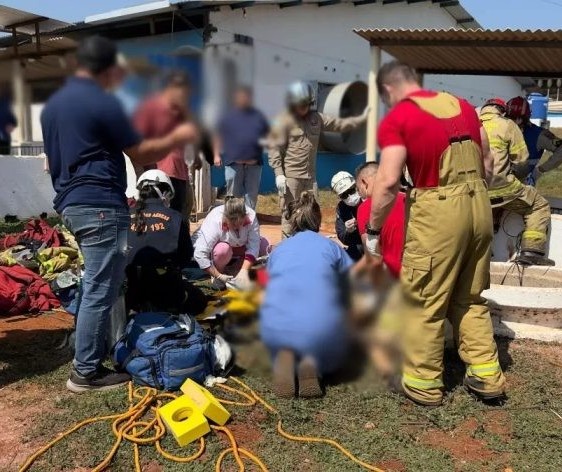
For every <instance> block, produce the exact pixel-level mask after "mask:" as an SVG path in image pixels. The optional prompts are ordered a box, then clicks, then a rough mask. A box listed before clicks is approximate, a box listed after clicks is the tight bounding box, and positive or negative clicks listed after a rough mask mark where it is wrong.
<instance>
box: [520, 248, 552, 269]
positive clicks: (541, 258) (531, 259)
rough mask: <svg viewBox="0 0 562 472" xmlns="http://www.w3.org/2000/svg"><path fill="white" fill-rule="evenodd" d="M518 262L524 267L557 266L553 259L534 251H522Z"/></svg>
mask: <svg viewBox="0 0 562 472" xmlns="http://www.w3.org/2000/svg"><path fill="white" fill-rule="evenodd" d="M516 261H517V262H519V263H520V264H524V265H537V266H553V265H554V264H555V262H554V261H553V260H552V259H549V258H548V257H546V256H545V255H544V254H541V253H538V252H534V251H521V254H519V256H518V257H517V259H516Z"/></svg>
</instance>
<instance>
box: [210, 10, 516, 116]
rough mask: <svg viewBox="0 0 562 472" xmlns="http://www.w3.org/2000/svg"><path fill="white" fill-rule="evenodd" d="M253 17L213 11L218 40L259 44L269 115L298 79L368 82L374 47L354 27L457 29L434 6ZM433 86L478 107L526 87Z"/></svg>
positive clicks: (433, 82) (259, 80)
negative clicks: (235, 37) (243, 39)
mask: <svg viewBox="0 0 562 472" xmlns="http://www.w3.org/2000/svg"><path fill="white" fill-rule="evenodd" d="M245 12H246V13H245V16H244V11H243V9H237V10H231V9H230V8H228V7H222V8H221V9H220V11H217V12H212V13H211V14H210V21H211V23H212V24H213V25H214V26H216V27H217V28H218V30H219V31H218V32H217V33H215V34H214V35H213V38H212V42H214V43H217V44H223V45H224V44H225V43H229V42H231V41H232V37H233V34H234V33H238V34H243V35H247V36H250V37H252V38H253V39H254V50H255V53H254V54H255V57H254V70H255V79H256V80H255V84H254V85H255V89H256V102H257V104H258V105H259V106H260V107H262V108H263V110H264V111H265V112H266V114H267V115H269V116H273V115H275V114H276V113H277V112H278V111H279V110H280V108H281V107H282V106H283V96H284V91H285V87H286V86H287V84H288V83H289V82H290V81H292V80H295V79H305V80H317V81H320V82H327V83H339V82H347V81H350V80H356V79H361V80H366V79H367V73H368V70H369V66H370V63H369V61H370V60H369V47H368V43H367V42H366V41H365V40H364V39H362V38H360V37H359V36H357V35H356V34H355V33H353V29H354V28H450V27H457V25H456V22H455V20H454V19H453V18H452V17H451V16H450V15H449V14H448V13H447V12H446V11H445V10H444V9H443V8H441V7H439V6H438V5H436V4H432V3H429V2H422V3H414V4H410V5H408V4H402V3H400V4H388V5H382V4H381V3H376V4H369V5H363V6H357V7H355V6H353V4H351V3H340V4H336V5H331V6H324V7H318V6H316V5H306V4H305V5H301V6H295V7H289V8H283V9H281V8H279V7H278V6H276V5H259V6H253V7H249V8H246V9H245ZM224 47H225V46H221V48H224ZM384 59H388V56H386V57H385V58H383V60H384ZM425 81H426V82H425V83H426V86H427V87H430V88H435V89H438V90H448V91H451V92H453V93H455V94H458V95H460V96H463V97H465V98H467V99H469V100H472V101H473V103H474V104H475V105H478V104H480V103H481V102H483V101H485V100H486V99H488V98H490V97H492V96H496V95H499V96H501V97H505V98H509V97H512V96H516V95H519V94H520V92H521V87H520V86H519V84H518V83H517V82H516V81H515V80H514V79H511V78H507V77H500V78H494V77H460V76H456V77H454V76H431V75H428V76H426V77H425Z"/></svg>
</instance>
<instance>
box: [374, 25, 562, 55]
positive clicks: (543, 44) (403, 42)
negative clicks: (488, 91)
mask: <svg viewBox="0 0 562 472" xmlns="http://www.w3.org/2000/svg"><path fill="white" fill-rule="evenodd" d="M463 31H465V30H463ZM371 44H373V45H375V46H381V47H392V46H399V47H402V46H408V47H419V48H428V47H439V48H443V49H448V48H449V49H452V48H476V47H477V48H479V49H482V48H484V49H486V48H519V47H521V46H525V45H529V42H525V41H475V40H468V39H467V40H447V42H443V41H442V40H438V39H435V40H429V41H423V40H417V39H377V40H376V41H373V42H372V43H371ZM532 45H533V47H532V48H530V47H527V48H526V49H527V50H531V49H537V50H540V49H550V48H552V49H560V43H558V42H557V41H533V42H532ZM390 54H392V53H391V52H390Z"/></svg>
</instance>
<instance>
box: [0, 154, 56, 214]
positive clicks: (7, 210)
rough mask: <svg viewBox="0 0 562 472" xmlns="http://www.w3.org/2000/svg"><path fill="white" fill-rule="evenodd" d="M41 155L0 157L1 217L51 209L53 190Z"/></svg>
mask: <svg viewBox="0 0 562 472" xmlns="http://www.w3.org/2000/svg"><path fill="white" fill-rule="evenodd" d="M44 163H45V159H43V158H40V157H11V156H6V157H0V189H2V190H1V198H0V217H4V215H6V214H11V215H17V216H19V217H20V218H27V217H29V216H37V215H39V214H41V213H43V212H44V211H46V212H47V213H53V211H54V210H53V198H54V197H55V192H54V190H53V185H52V183H51V176H50V175H49V174H47V173H45V171H44Z"/></svg>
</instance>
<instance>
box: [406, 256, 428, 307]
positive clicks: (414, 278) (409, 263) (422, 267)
mask: <svg viewBox="0 0 562 472" xmlns="http://www.w3.org/2000/svg"><path fill="white" fill-rule="evenodd" d="M431 260H432V258H431V256H430V255H428V254H416V253H412V252H410V253H405V254H404V256H403V258H402V273H401V276H400V279H401V282H402V285H403V287H404V289H405V292H406V294H407V293H411V294H412V295H414V294H416V295H419V296H430V295H432V294H433V292H434V289H433V288H432V286H431Z"/></svg>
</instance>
